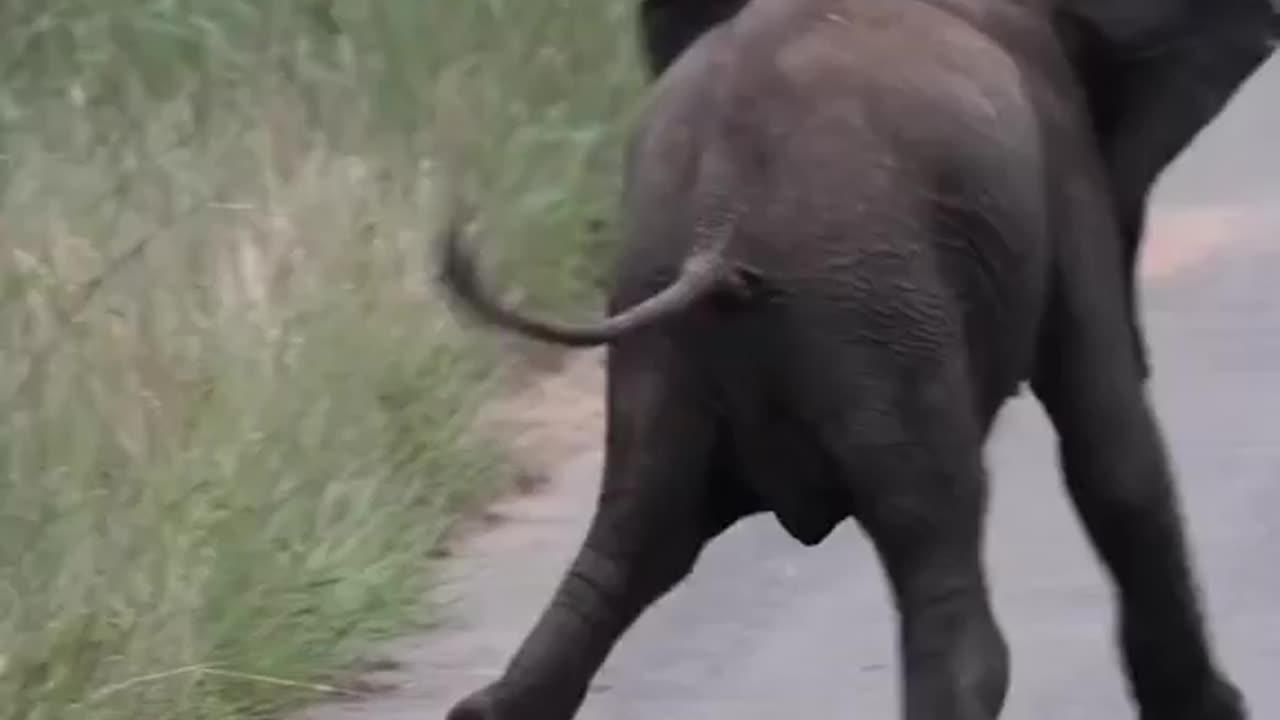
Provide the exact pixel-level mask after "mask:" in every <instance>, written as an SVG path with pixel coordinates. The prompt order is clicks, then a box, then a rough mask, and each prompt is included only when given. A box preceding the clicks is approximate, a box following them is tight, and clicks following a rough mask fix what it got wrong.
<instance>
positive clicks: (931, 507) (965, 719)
mask: <svg viewBox="0 0 1280 720" xmlns="http://www.w3.org/2000/svg"><path fill="white" fill-rule="evenodd" d="M967 388H968V386H967V378H965V377H964V376H963V374H962V373H960V372H956V373H954V374H953V375H952V376H951V377H942V378H938V379H937V380H935V381H930V382H925V383H919V382H914V381H913V382H912V383H905V382H903V383H897V384H892V383H890V384H889V386H887V387H886V386H879V387H878V388H876V389H875V390H869V391H866V392H859V393H857V395H858V398H857V401H856V402H850V403H849V404H850V406H852V407H853V409H852V410H851V411H850V413H851V414H850V416H849V419H847V420H846V421H844V422H841V423H839V426H840V427H839V428H835V427H832V428H831V430H833V431H837V432H833V433H830V434H829V438H830V442H831V443H833V444H834V445H835V447H837V448H839V450H838V454H839V456H840V458H841V463H842V466H843V468H844V476H845V477H846V478H847V479H848V485H849V487H850V491H851V495H852V497H853V501H854V515H855V517H856V518H857V520H858V521H859V523H860V524H861V525H862V527H863V528H864V530H865V531H866V532H867V534H868V535H869V536H870V538H871V540H872V542H873V543H874V545H875V547H876V550H877V552H878V554H879V556H880V560H881V563H882V565H883V567H884V569H885V572H886V574H887V576H888V579H889V582H890V585H891V588H892V591H893V600H894V604H895V606H896V607H897V610H898V615H899V619H900V623H901V624H900V627H899V651H900V654H901V657H902V663H903V668H904V673H905V677H904V678H903V680H904V682H903V694H904V697H903V708H904V714H905V717H906V718H907V720H994V718H996V717H998V716H999V713H1000V711H1001V709H1002V707H1003V705H1004V701H1005V696H1006V693H1007V690H1008V685H1009V651H1008V647H1007V645H1006V643H1005V640H1004V637H1003V635H1002V633H1001V631H1000V629H999V626H998V625H997V622H996V619H995V616H994V613H993V611H992V608H991V604H990V599H989V596H988V589H987V582H986V578H985V572H984V568H983V563H982V531H983V523H984V518H985V512H986V493H987V478H986V474H985V471H984V468H983V464H982V455H981V442H980V440H981V435H982V432H981V423H979V422H978V419H977V418H976V417H974V416H973V411H972V404H971V403H968V402H966V401H965V398H966V397H967V394H968V392H967ZM876 395H880V396H881V398H880V401H877V399H876V398H875V396H876Z"/></svg>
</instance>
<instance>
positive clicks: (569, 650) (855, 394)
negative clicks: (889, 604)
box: [439, 0, 1246, 720]
mask: <svg viewBox="0 0 1280 720" xmlns="http://www.w3.org/2000/svg"><path fill="white" fill-rule="evenodd" d="M1059 22H1060V21H1059V20H1058V19H1056V15H1055V14H1054V12H1053V10H1052V9H1051V8H1046V7H1045V6H1043V5H1038V4H1036V3H1031V2H1025V0H752V1H751V2H750V3H749V4H747V5H746V6H745V7H743V8H742V9H740V10H738V11H737V12H736V13H734V14H733V15H732V16H730V17H727V18H725V19H724V20H722V21H720V22H717V23H715V24H714V25H713V26H711V27H710V28H708V29H707V30H705V31H704V32H702V33H701V34H699V35H698V36H697V37H696V38H695V39H693V40H692V41H691V42H690V43H689V45H688V46H687V47H686V48H685V49H684V50H683V51H682V52H680V53H679V54H678V55H677V56H676V57H674V59H673V61H672V62H671V63H670V64H669V66H667V67H666V69H665V70H664V71H663V72H662V73H661V74H660V75H659V76H658V77H657V78H656V79H655V81H654V83H653V85H652V88H651V93H650V95H649V97H648V98H647V104H646V106H645V107H644V109H643V112H642V113H641V115H640V118H639V120H638V124H637V125H636V127H635V129H634V131H633V134H632V137H631V139H630V141H629V144H628V146H627V149H626V152H625V162H624V171H623V180H624V182H623V189H622V194H621V199H620V203H619V212H620V224H619V227H620V234H621V241H622V245H621V249H620V252H619V254H618V256H617V259H616V265H615V268H614V273H613V278H612V280H611V286H610V290H609V293H608V302H607V317H605V318H604V319H601V320H598V321H594V322H584V323H576V324H575V323H570V322H566V321H562V320H553V319H548V318H545V317H537V316H534V315H531V314H529V313H528V312H526V311H524V310H521V309H520V308H518V307H515V306H512V305H510V304H508V303H506V302H504V301H503V300H501V299H500V298H499V297H498V296H497V295H496V294H495V292H494V291H493V289H492V288H491V287H489V286H488V285H487V284H486V282H485V281H484V279H483V278H482V276H481V272H480V270H479V266H478V262H477V260H476V258H475V256H474V255H475V253H474V250H473V249H472V247H471V242H470V241H469V239H468V237H467V236H468V234H469V233H468V230H467V228H468V225H469V223H468V221H467V212H466V211H465V209H459V211H458V212H457V213H456V214H455V216H454V217H453V218H452V220H451V222H450V223H448V225H447V227H446V228H445V231H444V232H443V233H442V234H441V239H440V268H439V280H440V282H441V284H442V286H443V287H444V289H445V290H446V291H447V297H448V298H449V299H450V301H451V302H452V303H454V305H455V306H456V307H457V308H458V309H459V311H460V312H466V313H469V314H470V315H472V316H474V317H476V318H478V319H479V320H480V321H482V322H483V323H485V324H487V325H489V326H491V327H494V328H496V329H500V330H503V331H507V332H513V333H517V334H521V335H524V336H527V337H531V338H534V339H537V340H541V341H544V342H548V343H554V344H558V345H563V346H569V347H591V346H601V345H603V346H605V351H606V378H607V380H606V391H605V403H606V412H605V415H606V418H605V431H604V434H605V438H604V444H605V448H604V449H605V457H604V468H603V477H602V486H601V490H600V493H599V496H598V498H597V503H596V508H595V512H594V514H593V517H592V519H591V522H590V525H589V529H588V531H587V534H586V537H585V539H584V541H583V543H582V545H581V547H580V548H579V550H578V552H577V554H576V556H575V557H574V559H573V560H572V562H571V565H570V567H569V568H568V570H567V571H566V573H565V575H564V576H563V578H562V579H561V580H560V583H559V585H558V587H557V588H556V590H555V591H554V593H553V596H552V598H551V600H550V602H549V604H548V605H547V606H546V607H545V608H544V609H543V611H542V613H541V615H540V616H539V618H538V619H537V621H536V622H535V624H534V627H533V628H532V629H531V631H530V632H529V634H528V635H527V636H526V637H525V638H524V640H523V642H522V643H521V645H520V647H519V649H518V650H517V651H516V653H515V655H514V657H513V658H512V659H511V660H510V662H509V664H508V665H507V666H506V668H505V670H504V672H503V674H502V675H501V677H500V678H499V679H497V680H496V681H495V682H493V683H491V684H489V685H488V686H486V687H483V688H481V689H479V690H477V691H475V692H473V693H472V694H470V695H469V696H467V697H464V698H462V699H461V700H459V702H458V703H457V704H456V705H455V706H454V707H453V708H452V710H451V711H450V713H449V715H448V718H449V720H518V719H530V720H534V719H536V720H569V719H570V718H572V717H574V716H575V714H576V713H577V712H578V710H579V709H580V707H581V705H582V703H583V701H584V698H585V695H586V692H587V688H588V686H589V683H590V681H591V679H592V678H593V677H594V675H595V674H596V673H597V672H598V670H599V668H600V667H601V665H602V664H603V662H604V661H605V660H606V658H607V657H608V655H609V653H610V652H611V651H612V649H613V647H614V646H615V645H616V643H617V641H618V639H619V638H620V637H621V636H622V634H623V633H625V632H626V631H627V630H628V628H630V627H631V625H632V624H633V623H634V622H635V621H636V620H637V619H638V618H639V616H640V615H641V614H642V613H643V612H644V611H645V610H646V609H647V608H648V607H649V606H650V605H651V604H652V603H653V602H655V601H656V600H657V599H658V598H660V597H662V596H663V595H665V594H666V593H668V592H670V591H671V590H672V589H673V588H675V587H676V586H677V585H678V584H679V583H680V582H682V581H683V579H684V578H685V577H687V575H688V574H689V573H690V572H692V570H693V567H694V565H695V562H696V560H697V558H698V557H699V555H700V553H701V551H702V549H703V547H704V546H705V544H706V543H708V542H709V541H711V540H712V539H714V538H715V537H717V536H718V535H719V534H721V533H722V532H723V531H724V530H726V529H727V528H729V527H731V526H732V525H734V524H735V523H737V522H738V521H739V520H741V519H742V518H744V517H747V516H751V515H756V514H760V513H768V514H771V515H772V516H773V517H774V518H776V520H777V521H778V522H779V523H780V524H781V526H782V527H783V528H784V529H785V530H786V531H787V532H788V533H789V534H790V535H791V536H792V537H794V538H795V539H796V540H797V541H799V542H800V543H802V544H804V545H809V546H811V545H814V544H817V543H819V542H822V541H823V540H824V539H826V538H827V537H828V535H829V534H830V533H831V531H832V530H833V529H834V527H835V526H836V525H838V524H839V523H841V522H843V521H845V520H847V519H852V520H853V521H854V522H856V523H857V524H858V526H859V527H861V528H862V530H863V531H864V532H865V533H866V535H867V536H868V537H869V538H870V539H871V541H872V545H873V547H874V548H875V551H876V553H877V556H878V558H879V561H880V563H881V565H882V566H883V568H884V569H885V572H886V576H887V578H888V582H889V587H890V590H891V596H892V599H893V602H894V604H895V607H896V608H897V610H898V615H899V628H898V630H899V632H898V647H899V653H900V655H901V657H902V659H903V675H904V677H903V684H902V693H903V696H904V698H903V700H904V701H903V710H904V715H905V717H906V718H907V720H991V719H993V718H996V717H997V716H998V715H999V713H1000V711H1001V708H1002V706H1003V704H1004V700H1005V696H1006V692H1007V688H1008V683H1009V666H1010V660H1009V652H1008V648H1007V645H1006V642H1005V639H1004V636H1003V634H1002V631H1001V629H1000V628H999V627H998V625H997V622H996V620H995V618H994V616H993V614H992V610H991V606H990V601H989V592H988V579H987V577H986V574H985V572H984V569H983V564H982V556H983V527H984V524H985V517H986V509H987V493H988V482H987V472H986V468H985V465H984V459H983V449H984V447H985V444H986V441H987V438H988V436H989V434H990V432H991V428H992V425H993V422H994V419H995V417H996V415H997V413H998V412H999V410H1000V409H1001V408H1002V407H1003V405H1004V404H1005V403H1006V402H1007V400H1008V399H1009V398H1010V397H1012V396H1013V395H1015V394H1017V393H1018V392H1020V390H1021V389H1022V388H1023V387H1026V386H1029V387H1030V389H1031V391H1032V393H1033V394H1034V395H1035V396H1036V398H1037V399H1038V400H1039V402H1040V403H1041V404H1042V405H1043V407H1044V408H1045V409H1046V411H1047V414H1048V417H1049V419H1050V421H1051V423H1052V426H1053V428H1054V431H1055V434H1056V437H1057V443H1058V456H1059V466H1060V468H1061V471H1062V475H1063V477H1064V482H1065V484H1066V486H1067V488H1068V490H1069V493H1068V494H1069V497H1070V498H1071V501H1072V503H1073V505H1074V506H1075V508H1076V511H1077V514H1078V516H1079V517H1080V519H1081V521H1082V524H1083V525H1084V527H1085V530H1086V532H1087V535H1088V537H1089V539H1090V541H1091V543H1092V544H1093V546H1094V547H1095V549H1096V550H1097V554H1098V556H1099V558H1100V560H1101V562H1102V564H1103V565H1104V566H1105V567H1106V569H1107V570H1108V572H1109V577H1110V578H1111V582H1112V583H1113V585H1114V587H1115V589H1116V592H1117V597H1118V606H1119V636H1120V641H1121V646H1122V651H1123V658H1124V667H1125V670H1126V674H1127V677H1128V681H1129V687H1130V694H1131V695H1132V697H1133V700H1134V702H1135V704H1136V705H1137V707H1138V709H1139V711H1140V713H1141V717H1143V718H1144V719H1146V720H1157V719H1158V720H1243V719H1244V718H1245V717H1246V705H1245V701H1244V699H1243V697H1242V694H1241V693H1240V692H1239V691H1238V689H1237V687H1236V685H1235V684H1234V682H1233V681H1232V680H1231V679H1230V678H1229V677H1228V676H1227V675H1226V674H1225V673H1224V671H1223V670H1222V669H1221V667H1220V664H1219V661H1218V660H1217V658H1216V657H1215V651H1214V649H1213V644H1212V638H1211V636H1210V632H1209V630H1208V628H1207V623H1206V621H1205V620H1204V618H1203V611H1202V609H1201V607H1200V600H1199V588H1198V581H1197V578H1196V574H1195V570H1194V567H1193V566H1192V563H1191V561H1190V558H1189V549H1188V540H1187V539H1186V536H1185V531H1184V527H1183V520H1182V515H1181V508H1180V499H1179V494H1178V492H1177V487H1176V483H1175V478H1174V476H1173V472H1172V470H1171V468H1170V461H1169V457H1168V453H1167V450H1166V448H1165V445H1164V437H1163V431H1162V429H1161V426H1160V424H1159V421H1158V419H1157V417H1156V416H1155V413H1154V411H1153V408H1152V406H1151V403H1150V401H1149V399H1148V397H1147V395H1146V393H1145V375H1144V368H1143V364H1142V359H1141V353H1140V352H1139V351H1138V349H1137V348H1135V347H1134V345H1133V343H1132V342H1131V339H1132V327H1131V324H1130V320H1129V307H1128V292H1129V291H1128V288H1127V283H1128V281H1129V280H1128V278H1129V275H1130V274H1131V271H1132V269H1131V267H1129V264H1128V260H1127V258H1126V255H1125V253H1124V252H1122V250H1123V247H1124V236H1123V232H1124V230H1123V229H1122V228H1123V224H1122V222H1121V221H1120V220H1119V214H1118V211H1117V208H1116V205H1115V203H1114V201H1113V197H1114V193H1113V190H1112V187H1111V182H1110V176H1109V174H1108V173H1109V172H1110V169H1109V166H1108V163H1107V159H1106V157H1105V155H1104V153H1103V152H1102V150H1101V148H1102V145H1100V144H1099V143H1098V141H1097V137H1096V133H1095V130H1094V127H1095V119H1094V118H1093V117H1092V116H1091V115H1090V108H1091V106H1090V105H1089V103H1088V98H1087V97H1086V92H1087V90H1088V89H1087V88H1086V87H1085V86H1084V84H1083V83H1082V82H1081V75H1080V74H1079V73H1078V72H1077V71H1076V70H1075V68H1074V66H1073V65H1072V61H1071V58H1070V56H1069V54H1068V52H1067V50H1066V49H1065V43H1064V40H1063V34H1062V31H1061V27H1060V25H1059ZM924 38H927V39H928V40H927V42H925V41H922V39H924Z"/></svg>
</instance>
